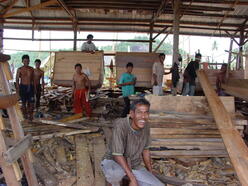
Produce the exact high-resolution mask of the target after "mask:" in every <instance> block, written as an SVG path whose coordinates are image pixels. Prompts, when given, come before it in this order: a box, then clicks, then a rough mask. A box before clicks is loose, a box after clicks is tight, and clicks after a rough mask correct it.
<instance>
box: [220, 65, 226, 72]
mask: <svg viewBox="0 0 248 186" xmlns="http://www.w3.org/2000/svg"><path fill="white" fill-rule="evenodd" d="M226 70H227V64H226V63H224V64H222V65H221V68H220V71H221V72H223V73H226Z"/></svg>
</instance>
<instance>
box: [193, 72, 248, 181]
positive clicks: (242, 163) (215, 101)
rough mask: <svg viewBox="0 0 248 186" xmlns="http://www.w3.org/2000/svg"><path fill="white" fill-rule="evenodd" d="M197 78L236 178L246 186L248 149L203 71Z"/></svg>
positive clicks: (198, 73)
mask: <svg viewBox="0 0 248 186" xmlns="http://www.w3.org/2000/svg"><path fill="white" fill-rule="evenodd" d="M197 76H198V78H199V81H200V83H201V87H202V88H203V91H204V93H205V96H206V98H207V100H208V104H209V106H210V109H211V111H212V113H213V116H214V119H215V122H216V125H217V127H218V129H219V131H220V134H221V137H222V139H223V142H224V144H225V146H226V150H227V152H228V154H229V157H230V159H231V162H232V165H233V167H234V169H235V170H236V173H237V176H238V178H239V180H240V182H241V184H242V185H248V176H247V170H248V148H247V146H246V144H245V143H244V140H243V139H242V137H241V136H240V134H239V132H238V131H237V129H235V128H234V124H233V121H232V118H231V116H230V115H229V114H228V112H227V111H226V109H225V107H224V105H223V103H222V102H221V101H220V98H219V97H218V96H217V94H216V92H215V91H214V89H213V87H212V86H211V85H210V82H209V79H208V78H207V76H206V74H205V72H204V70H200V71H198V72H197Z"/></svg>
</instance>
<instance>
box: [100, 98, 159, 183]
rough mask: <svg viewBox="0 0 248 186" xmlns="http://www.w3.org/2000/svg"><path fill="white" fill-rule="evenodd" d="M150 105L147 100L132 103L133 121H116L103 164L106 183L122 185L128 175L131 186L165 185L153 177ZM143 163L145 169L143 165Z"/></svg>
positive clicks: (129, 119) (131, 115)
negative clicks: (123, 179) (150, 148)
mask: <svg viewBox="0 0 248 186" xmlns="http://www.w3.org/2000/svg"><path fill="white" fill-rule="evenodd" d="M149 108H150V103H149V102H148V101H146V100H145V99H140V100H135V101H134V102H133V103H132V104H131V108H130V118H129V117H126V118H121V119H117V120H116V121H115V122H114V128H113V133H112V140H111V143H110V144H108V145H109V146H108V150H107V152H106V154H105V156H104V159H103V161H102V163H101V166H102V170H103V172H104V175H105V177H106V180H107V181H108V183H109V184H111V185H112V186H119V185H120V182H121V180H122V178H123V177H124V176H125V175H126V176H127V177H128V178H129V180H130V184H129V186H162V185H164V184H163V183H161V182H160V181H159V180H158V179H157V178H156V177H155V176H154V175H153V173H152V172H153V170H152V165H151V158H150V151H149V145H150V127H149V124H148V122H147V121H148V118H149ZM142 160H143V162H144V164H145V167H143V166H142V165H141V162H142Z"/></svg>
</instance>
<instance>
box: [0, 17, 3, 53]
mask: <svg viewBox="0 0 248 186" xmlns="http://www.w3.org/2000/svg"><path fill="white" fill-rule="evenodd" d="M2 52H3V23H2V22H0V53H2Z"/></svg>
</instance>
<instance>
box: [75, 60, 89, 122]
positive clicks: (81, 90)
mask: <svg viewBox="0 0 248 186" xmlns="http://www.w3.org/2000/svg"><path fill="white" fill-rule="evenodd" d="M75 71H76V72H75V74H74V75H73V84H72V96H73V107H74V112H75V114H79V113H82V112H83V107H84V108H85V111H86V115H87V116H88V117H90V115H91V108H90V104H89V91H90V80H89V78H88V76H87V75H86V74H84V73H82V65H81V64H76V65H75Z"/></svg>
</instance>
